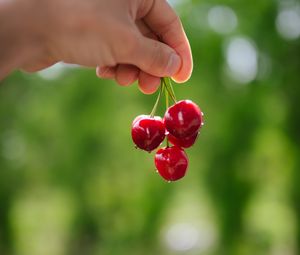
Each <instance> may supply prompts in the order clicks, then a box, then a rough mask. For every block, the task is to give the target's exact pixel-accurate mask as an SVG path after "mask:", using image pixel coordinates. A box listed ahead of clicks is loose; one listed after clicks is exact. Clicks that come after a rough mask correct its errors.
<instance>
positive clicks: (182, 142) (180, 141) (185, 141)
mask: <svg viewBox="0 0 300 255" xmlns="http://www.w3.org/2000/svg"><path fill="white" fill-rule="evenodd" d="M198 134H199V133H198V132H196V133H195V134H193V135H192V136H188V137H185V138H176V137H175V136H173V135H171V134H168V139H169V142H170V143H172V144H174V145H176V146H178V147H181V148H189V147H191V146H192V145H193V144H194V143H195V142H196V140H197V138H198Z"/></svg>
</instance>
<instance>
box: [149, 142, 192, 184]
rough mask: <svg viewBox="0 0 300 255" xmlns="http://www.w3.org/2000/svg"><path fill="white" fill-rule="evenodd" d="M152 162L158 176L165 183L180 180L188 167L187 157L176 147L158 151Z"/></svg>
mask: <svg viewBox="0 0 300 255" xmlns="http://www.w3.org/2000/svg"><path fill="white" fill-rule="evenodd" d="M154 162H155V166H156V169H157V170H158V172H159V174H160V175H161V176H162V177H163V178H164V179H165V180H167V181H176V180H179V179H181V178H182V177H184V175H185V173H186V170H187V167H188V157H187V155H186V154H185V152H184V150H183V149H181V148H179V147H177V146H172V147H165V148H161V149H159V150H158V151H157V152H156V154H155V159H154Z"/></svg>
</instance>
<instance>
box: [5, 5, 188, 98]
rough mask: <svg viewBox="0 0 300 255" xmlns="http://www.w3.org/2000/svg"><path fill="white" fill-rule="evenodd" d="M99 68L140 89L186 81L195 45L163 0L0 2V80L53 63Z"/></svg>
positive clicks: (148, 90) (150, 90)
mask: <svg viewBox="0 0 300 255" xmlns="http://www.w3.org/2000/svg"><path fill="white" fill-rule="evenodd" d="M60 61H63V62H66V63H73V64H79V65H82V66H86V67H93V68H96V73H97V75H98V76H99V77H100V78H105V79H115V80H116V82H117V83H118V84H120V85H122V86H128V85H130V84H132V83H133V82H135V81H137V80H138V84H139V88H140V90H141V91H142V92H143V93H146V94H151V93H153V92H155V91H156V90H157V88H158V87H159V84H160V77H165V76H170V77H172V78H173V79H174V80H175V81H177V82H179V83H182V82H185V81H187V80H188V79H189V78H190V76H191V73H192V68H193V63H192V55H191V49H190V45H189V42H188V39H187V37H186V34H185V32H184V29H183V27H182V25H181V22H180V19H179V17H178V16H177V14H176V13H175V11H174V10H173V9H172V8H171V7H170V5H169V4H168V3H167V1H166V0H0V80H1V79H3V78H5V77H6V76H7V75H8V74H9V73H11V72H12V71H13V70H16V69H22V70H25V71H27V72H36V71H38V70H41V69H44V68H46V67H49V66H51V65H53V64H54V63H56V62H60Z"/></svg>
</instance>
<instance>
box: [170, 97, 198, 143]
mask: <svg viewBox="0 0 300 255" xmlns="http://www.w3.org/2000/svg"><path fill="white" fill-rule="evenodd" d="M164 122H165V126H166V129H167V130H168V131H169V132H170V134H171V135H173V136H175V137H176V138H186V137H191V136H192V135H194V134H195V133H197V132H198V131H199V129H200V127H201V125H202V112H201V110H200V108H199V107H198V106H197V105H196V104H195V103H193V102H192V101H191V100H181V101H179V102H177V103H176V104H174V105H173V106H171V107H169V108H168V110H167V112H166V113H165V117H164Z"/></svg>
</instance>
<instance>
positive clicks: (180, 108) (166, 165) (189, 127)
mask: <svg viewBox="0 0 300 255" xmlns="http://www.w3.org/2000/svg"><path fill="white" fill-rule="evenodd" d="M163 93H164V94H165V97H166V108H167V110H166V113H165V115H164V118H163V119H162V118H161V117H159V116H155V112H156V109H157V106H158V104H159V101H160V99H161V96H162V94H163ZM170 98H171V99H172V101H173V102H174V104H173V105H172V106H171V107H169V99H170ZM201 126H203V113H202V112H201V110H200V108H199V107H198V106H197V105H196V104H195V103H193V102H192V101H191V100H181V101H177V100H176V97H175V93H174V90H173V87H172V84H171V80H170V79H169V78H162V79H161V85H160V91H159V94H158V97H157V100H156V103H155V105H154V107H153V110H152V112H151V113H150V115H139V116H137V117H136V118H135V119H134V120H133V122H132V128H131V136H132V140H133V142H134V143H135V145H136V147H137V148H140V149H142V150H145V151H148V152H151V151H153V150H154V149H157V148H158V147H159V146H160V145H161V143H162V142H163V141H164V139H165V138H166V147H163V148H160V149H159V150H157V152H156V154H155V158H154V162H155V166H156V169H157V171H158V173H159V174H160V175H161V176H162V177H163V178H164V179H165V180H167V181H176V180H179V179H181V178H182V177H184V176H185V173H186V171H187V168H188V157H187V155H186V153H185V150H184V148H189V147H191V146H192V145H193V144H194V143H195V141H196V139H197V137H198V134H199V130H200V128H201ZM170 144H172V145H170Z"/></svg>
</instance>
